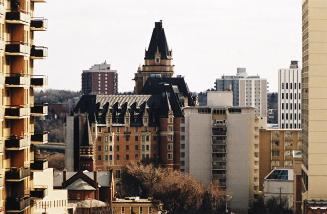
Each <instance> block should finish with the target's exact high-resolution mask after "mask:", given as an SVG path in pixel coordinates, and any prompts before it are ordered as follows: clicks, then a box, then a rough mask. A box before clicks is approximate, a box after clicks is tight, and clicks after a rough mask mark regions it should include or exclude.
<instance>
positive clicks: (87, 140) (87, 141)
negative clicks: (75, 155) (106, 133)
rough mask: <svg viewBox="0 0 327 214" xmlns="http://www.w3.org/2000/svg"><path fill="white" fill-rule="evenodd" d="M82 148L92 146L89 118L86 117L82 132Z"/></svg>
mask: <svg viewBox="0 0 327 214" xmlns="http://www.w3.org/2000/svg"><path fill="white" fill-rule="evenodd" d="M81 145H82V146H90V145H93V140H92V134H91V127H90V123H89V117H88V116H87V117H86V121H85V125H84V132H83V139H82V144H81Z"/></svg>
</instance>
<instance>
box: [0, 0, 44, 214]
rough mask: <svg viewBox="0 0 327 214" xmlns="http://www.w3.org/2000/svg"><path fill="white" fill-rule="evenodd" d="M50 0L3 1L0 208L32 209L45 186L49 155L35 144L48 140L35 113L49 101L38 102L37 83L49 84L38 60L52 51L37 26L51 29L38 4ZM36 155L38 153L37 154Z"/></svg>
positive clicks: (0, 24)
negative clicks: (42, 177)
mask: <svg viewBox="0 0 327 214" xmlns="http://www.w3.org/2000/svg"><path fill="white" fill-rule="evenodd" d="M39 2H45V0H10V1H9V0H8V1H3V0H1V1H0V68H1V69H0V87H1V88H2V90H0V105H1V108H0V113H1V114H0V126H1V127H0V130H1V132H0V137H1V141H0V164H1V165H0V170H1V171H0V212H1V213H3V212H4V213H32V212H33V211H32V210H33V206H34V204H35V203H32V201H31V200H33V201H34V200H38V199H39V198H40V197H42V196H40V195H38V194H42V193H43V192H44V191H46V188H43V189H34V187H35V186H34V181H35V180H33V177H34V175H33V174H34V173H35V171H39V172H40V171H43V170H44V169H45V168H46V166H47V160H46V159H44V158H41V157H40V156H37V155H36V153H34V145H35V144H42V143H45V142H46V141H47V134H46V133H44V132H40V133H37V132H35V131H34V118H35V117H39V116H44V115H46V113H47V107H46V106H43V105H38V104H36V103H34V89H35V88H36V87H42V86H44V85H45V84H46V78H45V77H44V76H39V75H35V73H34V61H35V60H37V59H42V58H45V57H46V56H47V48H45V47H40V46H36V44H35V41H34V35H35V33H36V31H44V30H46V20H45V19H42V18H37V19H36V18H32V17H34V13H35V11H34V9H35V8H36V4H37V3H39ZM34 155H35V156H34Z"/></svg>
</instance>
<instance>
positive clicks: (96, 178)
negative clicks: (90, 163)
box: [93, 171, 98, 183]
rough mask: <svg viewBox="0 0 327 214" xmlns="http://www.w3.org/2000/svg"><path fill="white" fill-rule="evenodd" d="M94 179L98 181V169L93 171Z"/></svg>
mask: <svg viewBox="0 0 327 214" xmlns="http://www.w3.org/2000/svg"><path fill="white" fill-rule="evenodd" d="M93 179H94V181H95V182H97V183H98V171H93Z"/></svg>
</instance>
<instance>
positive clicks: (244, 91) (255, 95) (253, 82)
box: [215, 68, 268, 117]
mask: <svg viewBox="0 0 327 214" xmlns="http://www.w3.org/2000/svg"><path fill="white" fill-rule="evenodd" d="M215 87H216V91H228V90H231V91H233V106H240V107H253V108H255V113H256V115H257V116H260V117H267V87H268V83H267V80H266V79H262V78H260V76H258V75H256V76H249V75H248V74H247V72H246V68H237V74H236V76H225V75H224V76H222V77H221V78H220V79H217V80H216V83H215Z"/></svg>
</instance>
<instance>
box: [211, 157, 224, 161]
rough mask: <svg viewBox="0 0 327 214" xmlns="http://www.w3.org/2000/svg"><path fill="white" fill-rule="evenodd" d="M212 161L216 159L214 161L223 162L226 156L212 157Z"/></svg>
mask: <svg viewBox="0 0 327 214" xmlns="http://www.w3.org/2000/svg"><path fill="white" fill-rule="evenodd" d="M212 161H216V162H225V161H226V157H215V156H213V157H212Z"/></svg>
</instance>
